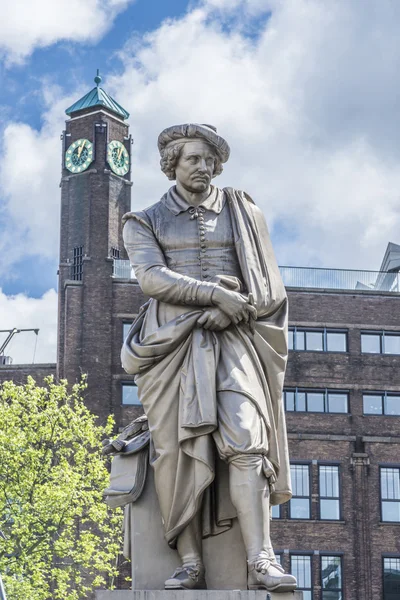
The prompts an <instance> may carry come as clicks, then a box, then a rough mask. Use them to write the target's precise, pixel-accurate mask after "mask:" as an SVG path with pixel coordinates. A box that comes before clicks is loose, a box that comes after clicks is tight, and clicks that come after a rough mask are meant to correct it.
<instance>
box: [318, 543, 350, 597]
mask: <svg viewBox="0 0 400 600" xmlns="http://www.w3.org/2000/svg"><path fill="white" fill-rule="evenodd" d="M327 557H329V558H340V579H341V582H342V587H341V588H335V589H332V590H327V589H326V588H324V587H323V585H322V584H323V577H322V559H323V558H327ZM343 559H344V554H343V552H320V554H319V572H320V586H321V600H324V592H326V591H328V592H329V591H333V592H340V593H341V597H342V600H344V564H343V563H344V560H343Z"/></svg>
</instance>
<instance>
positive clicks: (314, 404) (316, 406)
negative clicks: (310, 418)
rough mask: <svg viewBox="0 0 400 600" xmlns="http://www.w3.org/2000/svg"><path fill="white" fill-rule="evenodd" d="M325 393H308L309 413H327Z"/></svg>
mask: <svg viewBox="0 0 400 600" xmlns="http://www.w3.org/2000/svg"><path fill="white" fill-rule="evenodd" d="M324 398H325V394H324V392H307V410H308V412H325V402H324Z"/></svg>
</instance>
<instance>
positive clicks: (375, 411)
mask: <svg viewBox="0 0 400 600" xmlns="http://www.w3.org/2000/svg"><path fill="white" fill-rule="evenodd" d="M363 405H364V409H363V410H364V415H381V414H382V413H383V405H382V394H379V395H378V394H364V395H363Z"/></svg>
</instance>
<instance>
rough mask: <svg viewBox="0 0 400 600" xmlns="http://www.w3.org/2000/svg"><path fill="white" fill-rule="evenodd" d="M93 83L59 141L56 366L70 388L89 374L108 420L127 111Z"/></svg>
mask: <svg viewBox="0 0 400 600" xmlns="http://www.w3.org/2000/svg"><path fill="white" fill-rule="evenodd" d="M95 83H96V87H94V88H93V89H92V90H91V91H90V92H88V93H87V94H86V95H85V96H83V98H81V99H80V100H78V101H77V102H75V103H74V104H73V105H72V106H70V107H69V108H68V109H67V110H66V114H67V115H68V117H69V119H68V120H67V121H66V126H65V131H64V132H63V134H62V136H61V139H62V178H61V184H60V186H61V239H60V265H59V312H58V317H59V324H58V357H57V364H58V377H59V378H65V379H67V380H68V382H69V383H70V384H72V383H75V382H76V381H78V380H79V379H80V377H81V375H82V374H84V373H85V374H87V376H88V391H87V404H88V406H89V408H90V409H91V410H93V411H94V412H96V413H97V414H98V415H99V416H101V417H102V418H105V417H106V416H107V415H108V414H109V413H110V412H113V413H116V412H117V413H118V410H116V409H117V407H116V406H115V404H120V402H119V401H117V400H116V399H115V393H114V392H113V377H114V375H115V374H114V371H118V370H119V369H120V364H119V356H118V354H119V349H120V345H121V344H118V343H116V344H114V343H113V340H114V339H115V314H116V308H115V289H114V287H113V283H115V281H114V277H113V276H114V275H115V273H114V271H115V265H117V264H118V260H121V259H122V260H123V259H126V258H127V256H126V254H125V249H124V246H123V242H122V223H121V219H122V215H123V214H124V213H126V212H128V211H129V210H130V204H131V201H130V198H131V185H132V184H131V178H130V174H131V170H130V165H131V136H130V135H129V126H128V124H127V122H126V120H127V119H128V117H129V114H128V112H127V111H126V110H125V109H124V108H122V106H120V105H119V104H118V103H117V102H116V101H115V100H114V99H113V98H112V97H111V96H110V95H109V94H107V93H106V92H105V91H104V89H102V88H101V87H100V83H101V77H100V76H99V74H98V73H97V76H96V77H95ZM127 283H128V282H127ZM129 287H130V289H132V288H131V286H129ZM128 303H129V302H128ZM125 311H126V312H127V313H128V314H130V313H132V312H134V309H133V308H132V306H131V304H130V305H129V307H128V308H126V309H125ZM117 312H118V311H117ZM121 326H122V325H121ZM118 336H119V337H120V333H118ZM114 346H115V347H114Z"/></svg>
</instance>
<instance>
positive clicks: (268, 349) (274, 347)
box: [121, 188, 291, 547]
mask: <svg viewBox="0 0 400 600" xmlns="http://www.w3.org/2000/svg"><path fill="white" fill-rule="evenodd" d="M223 192H224V193H225V195H226V198H227V201H228V206H229V210H230V215H231V222H232V227H233V234H234V240H235V248H236V252H237V256H238V260H239V264H240V268H241V272H242V277H243V283H244V285H245V287H246V289H247V291H248V292H249V293H250V292H251V293H252V294H253V298H254V301H255V305H256V308H257V320H256V322H255V332H254V334H252V333H250V331H249V330H248V329H247V328H244V327H241V326H232V328H233V329H234V331H235V335H237V336H239V337H240V340H241V343H244V345H245V347H246V349H247V353H248V356H249V357H250V358H251V360H252V363H253V364H254V365H255V366H256V368H257V373H258V374H259V376H260V379H261V381H262V387H263V392H264V393H263V394H262V396H259V397H257V398H255V397H254V398H251V399H252V401H253V402H254V404H256V406H257V409H258V412H259V415H260V418H262V419H263V420H264V423H265V425H266V428H267V433H268V449H267V450H266V456H265V462H266V465H265V467H264V472H265V474H266V476H267V477H268V479H269V484H270V491H271V495H270V501H271V504H281V503H283V502H286V501H287V500H289V499H290V498H291V486H290V467H289V457H288V444H287V435H286V423H285V414H284V409H283V401H282V391H283V381H284V375H285V369H286V361H287V320H288V314H287V313H288V301H287V296H286V291H285V288H284V285H283V282H282V279H281V276H280V272H279V268H278V265H277V263H276V259H275V256H274V252H273V249H272V244H271V241H270V237H269V233H268V229H267V226H266V223H265V220H264V216H263V214H262V212H261V211H260V209H258V207H257V206H256V205H255V204H254V202H253V200H252V199H251V198H250V197H249V196H248V195H247V194H246V193H244V192H242V191H238V190H235V189H233V188H224V190H223ZM129 219H134V220H135V221H136V223H137V226H138V227H139V228H140V232H141V235H143V240H144V244H143V250H139V251H138V252H137V253H136V254H135V253H132V256H131V253H130V251H129V247H128V246H127V251H128V254H129V255H130V258H131V262H132V264H133V267H134V268H135V271H136V273H137V277H138V281H139V284H140V285H141V287H142V289H143V288H146V289H148V285H149V283H148V282H150V283H151V282H153V284H154V280H152V279H151V278H152V275H151V268H150V267H149V266H148V265H147V266H146V260H147V259H146V248H149V247H150V246H149V244H150V245H151V246H152V247H154V248H157V251H158V253H159V255H160V256H161V255H162V251H161V250H160V247H159V246H158V243H157V239H156V237H155V235H154V232H153V231H152V226H151V222H150V219H149V218H148V216H147V215H146V212H145V211H142V212H140V213H127V214H126V215H125V216H124V222H127V221H128V220H129ZM162 269H164V272H165V271H166V270H167V267H166V265H165V266H164V267H162ZM175 275H176V274H175ZM187 279H188V278H187ZM193 281H194V280H193ZM196 284H198V282H197V281H196ZM206 285H207V284H206ZM208 285H209V286H210V285H211V284H208ZM205 289H206V291H207V289H208V288H205ZM199 293H200V292H199ZM149 295H151V294H149ZM156 295H157V294H156ZM209 297H211V295H210V296H209ZM204 303H206V302H204ZM163 304H165V305H166V306H167V309H168V310H167V313H168V315H169V317H168V319H164V320H163V321H160V318H159V315H160V314H161V313H162V312H163V310H164V308H165V307H164V308H163V306H162V305H163ZM183 308H184V310H182V309H183ZM169 309H171V310H169ZM164 314H166V313H165V310H164ZM201 314H202V307H197V306H185V307H182V306H179V305H176V306H172V305H170V304H169V303H165V302H163V300H162V296H160V297H159V298H158V299H157V298H156V297H152V298H151V299H150V300H149V301H148V302H147V303H146V304H145V305H144V306H143V307H142V308H141V310H140V312H139V315H138V317H137V318H136V320H135V321H134V323H133V324H132V327H131V329H130V331H129V334H128V336H127V338H126V339H125V342H124V345H123V348H122V352H121V360H122V365H123V367H124V369H125V371H126V372H127V373H129V374H134V375H136V378H135V381H136V383H137V385H138V392H139V398H140V400H141V402H142V405H143V408H144V410H145V413H146V415H147V417H148V421H149V428H150V432H151V435H152V438H153V442H154V455H153V459H152V465H153V467H154V470H155V483H156V491H157V495H158V498H159V502H160V509H161V514H162V516H163V522H164V530H165V537H166V539H167V541H168V543H169V544H170V546H172V547H175V544H176V539H177V537H178V535H179V534H180V532H181V531H182V530H183V529H184V528H185V526H186V525H187V524H188V523H189V522H190V520H191V519H192V518H193V516H194V514H196V512H197V511H198V510H203V536H204V537H206V536H208V535H215V534H218V533H221V532H222V531H225V530H226V529H227V528H229V527H230V526H231V519H232V518H234V517H235V511H234V508H233V506H232V504H231V502H230V499H229V492H228V485H227V469H226V465H224V464H223V463H221V461H219V460H217V459H216V457H215V449H214V445H213V439H212V433H213V432H214V431H215V430H216V429H217V427H218V422H217V390H216V389H215V388H216V385H215V379H216V378H215V374H216V370H217V366H218V351H219V348H218V332H215V333H214V332H211V331H207V330H203V329H201V328H198V327H196V323H197V319H198V318H199V316H200V315H201Z"/></svg>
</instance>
